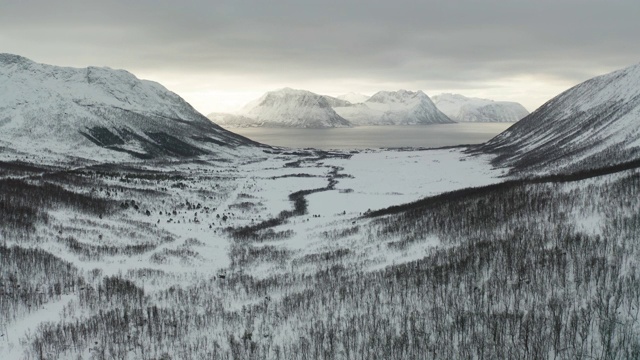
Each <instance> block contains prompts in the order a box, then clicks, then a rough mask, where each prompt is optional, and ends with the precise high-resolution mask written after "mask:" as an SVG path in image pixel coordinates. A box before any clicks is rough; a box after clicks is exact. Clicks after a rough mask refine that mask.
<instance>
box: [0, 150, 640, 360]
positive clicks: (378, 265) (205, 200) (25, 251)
mask: <svg viewBox="0 0 640 360" xmlns="http://www.w3.org/2000/svg"><path fill="white" fill-rule="evenodd" d="M294 158H297V160H294V161H291V159H294ZM330 158H331V157H330V156H329V157H323V156H320V157H318V156H309V157H305V156H304V155H295V156H283V159H282V160H281V163H282V164H283V165H285V164H286V166H283V169H287V171H289V172H288V173H285V174H284V176H283V175H279V176H267V175H265V179H266V180H263V181H268V182H277V181H282V180H283V179H290V178H292V177H294V178H300V179H308V181H319V180H323V181H325V184H327V185H325V187H317V186H315V185H314V186H311V187H309V188H307V189H302V190H295V189H291V190H288V194H289V195H288V196H285V198H284V199H283V200H284V201H285V203H284V204H288V205H287V207H288V209H289V210H277V209H273V210H272V211H270V212H269V211H267V212H265V211H264V210H263V209H264V208H265V207H264V204H262V202H263V201H266V198H264V195H261V191H260V187H259V186H260V185H259V183H258V182H256V183H255V184H254V182H252V181H251V179H250V178H249V179H245V181H246V182H245V183H244V185H242V186H239V185H237V181H238V179H237V177H238V178H239V177H240V174H237V175H236V174H233V172H227V173H221V172H218V171H219V170H215V169H216V168H215V167H211V166H209V165H208V164H204V165H203V164H200V165H197V164H189V163H184V164H180V168H179V169H177V170H175V171H172V172H170V173H162V172H155V171H143V170H141V169H135V168H123V169H122V170H118V169H115V168H114V169H95V168H91V167H89V168H85V169H80V170H74V171H71V172H55V173H54V172H49V171H47V172H46V174H45V175H43V176H40V175H38V176H27V177H23V178H21V179H13V180H12V179H9V178H6V179H3V180H2V184H3V186H2V187H1V188H0V211H1V212H0V217H1V218H2V220H3V221H2V222H0V224H1V228H0V230H2V240H3V243H4V245H2V246H1V247H0V263H1V264H2V266H1V267H0V269H1V270H0V276H1V277H0V310H1V311H0V323H3V324H12V323H13V324H15V323H19V322H20V321H22V320H23V319H26V318H28V317H29V316H30V314H34V315H37V314H39V311H45V310H46V309H47V306H54V305H56V304H58V305H59V306H61V313H60V316H59V317H58V318H57V320H55V321H44V322H40V323H39V324H38V326H37V328H36V329H34V331H33V332H32V333H30V334H29V335H28V337H26V338H24V339H23V340H22V341H23V342H24V344H25V347H24V354H23V357H24V358H25V359H71V358H74V359H75V358H77V357H81V358H93V359H371V358H384V359H451V358H475V359H498V358H500V359H507V358H510V359H541V358H555V359H635V358H640V321H639V320H640V319H639V318H638V316H640V274H639V273H638V265H639V264H638V259H640V244H639V243H638V239H637V234H638V233H639V226H640V217H639V215H638V214H639V213H640V211H638V210H640V200H638V197H637V196H631V194H638V193H639V192H640V171H638V170H636V169H634V168H632V167H631V166H629V167H628V168H621V169H618V168H616V169H610V170H607V171H600V172H592V173H579V174H573V175H563V177H562V178H554V177H550V178H535V179H520V180H515V181H507V182H503V183H499V184H496V185H489V186H486V187H479V188H474V189H467V190H460V191H454V192H448V193H444V194H442V195H438V196H434V197H430V198H426V199H424V200H420V201H417V202H414V203H410V204H407V205H403V206H393V207H390V208H387V209H381V210H376V211H368V212H366V213H363V214H361V215H358V216H355V217H347V218H345V219H343V220H340V221H336V220H332V221H331V222H329V223H327V225H324V226H320V227H318V228H317V229H316V230H312V231H310V232H307V233H302V232H301V230H300V229H301V228H300V227H296V226H298V225H300V224H306V223H307V222H308V221H309V220H308V219H309V218H311V219H318V218H319V217H320V215H316V214H313V213H309V207H308V205H309V203H308V201H309V200H308V197H309V196H311V195H312V194H316V195H317V194H322V193H323V192H330V191H335V189H334V186H335V185H336V184H337V183H339V181H340V179H342V178H345V177H348V176H350V175H349V174H348V172H347V170H345V169H344V168H340V167H336V166H335V165H330V164H324V163H323V162H324V161H327V159H330ZM318 166H320V167H325V169H326V170H325V175H324V177H320V178H318V176H317V175H311V172H312V169H315V168H317V167H318ZM313 171H316V170H313ZM27 174H28V172H27ZM287 174H291V175H287ZM301 174H307V175H301ZM175 184H183V185H184V186H180V187H175ZM232 184H235V185H232ZM313 184H316V183H313ZM233 186H237V187H236V188H235V190H233ZM285 191H286V189H285ZM335 212H336V213H337V215H336V216H338V217H337V219H340V218H339V216H343V215H341V214H342V212H341V211H340V210H339V209H336V211H335ZM319 220H320V219H318V221H319ZM178 223H179V224H178ZM294 224H298V225H296V226H294ZM159 225H162V226H159ZM184 227H187V228H194V229H195V227H198V228H201V229H203V230H202V231H203V234H204V235H203V236H201V237H199V238H195V237H187V238H182V235H176V234H180V233H179V232H176V229H182V228H184ZM194 234H195V233H194ZM300 236H304V237H313V238H314V239H315V238H317V239H318V240H317V241H318V242H319V244H321V246H320V247H318V248H317V249H316V250H313V251H307V250H300V249H296V248H294V247H291V246H286V245H285V244H286V243H287V242H289V241H294V240H295V239H296V238H298V237H300ZM207 239H208V240H207ZM221 239H226V240H225V241H228V242H229V246H228V247H227V248H225V249H224V250H223V251H224V254H223V256H225V257H227V258H228V259H229V260H228V263H227V264H226V265H225V266H220V267H218V268H217V269H215V268H214V269H212V270H210V271H200V272H196V271H193V272H190V270H187V271H179V269H181V268H184V269H190V268H193V269H197V268H198V267H201V266H202V264H204V263H206V262H207V261H210V260H207V259H208V258H207V256H210V255H211V254H210V251H212V250H211V249H212V248H211V247H210V246H212V244H215V243H216V242H217V241H222V240H221ZM433 239H437V244H436V245H430V243H429V242H430V241H432V240H433ZM358 244H359V245H358ZM386 253H389V254H397V255H398V256H399V257H398V259H400V260H399V261H395V260H394V261H393V262H391V263H386V262H385V261H384V260H381V258H380V254H386ZM412 254H418V255H416V256H411V255H412ZM71 259H76V260H73V261H72V260H71ZM402 259H406V260H402ZM130 261H134V262H135V263H136V264H137V265H129V262H130ZM114 262H116V265H115V267H114V265H109V264H113V263H114ZM100 264H103V265H100ZM118 264H120V265H118ZM126 269H128V270H126ZM43 309H44V310H43ZM2 330H3V328H1V327H0V331H2ZM5 335H7V334H5ZM10 335H13V334H10ZM0 341H3V340H1V339H0ZM5 341H6V340H5ZM0 345H1V344H0Z"/></svg>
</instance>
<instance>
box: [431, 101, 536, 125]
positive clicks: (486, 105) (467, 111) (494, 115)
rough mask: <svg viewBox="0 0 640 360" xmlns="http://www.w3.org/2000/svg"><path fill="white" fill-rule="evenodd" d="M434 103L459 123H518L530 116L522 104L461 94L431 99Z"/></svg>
mask: <svg viewBox="0 0 640 360" xmlns="http://www.w3.org/2000/svg"><path fill="white" fill-rule="evenodd" d="M431 99H432V100H433V103H434V104H435V105H436V107H437V108H438V109H440V111H442V112H443V113H445V114H446V115H447V116H448V117H449V118H450V119H451V120H454V121H457V122H516V121H518V120H520V119H522V118H523V117H525V116H527V115H529V112H528V111H527V109H525V108H524V106H522V105H521V104H519V103H517V102H511V101H493V100H489V99H480V98H469V97H466V96H463V95H460V94H441V95H436V96H433V97H431Z"/></svg>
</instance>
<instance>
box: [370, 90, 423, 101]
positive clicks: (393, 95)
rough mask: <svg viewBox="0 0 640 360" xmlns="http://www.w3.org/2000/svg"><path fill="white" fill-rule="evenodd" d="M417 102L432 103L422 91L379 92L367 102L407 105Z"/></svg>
mask: <svg viewBox="0 0 640 360" xmlns="http://www.w3.org/2000/svg"><path fill="white" fill-rule="evenodd" d="M416 100H418V101H428V102H431V100H430V99H429V97H428V96H427V94H425V93H424V92H423V91H422V90H418V91H408V90H398V91H378V92H377V93H375V94H373V96H371V97H370V98H369V99H368V100H367V101H366V102H372V103H381V104H392V103H400V104H406V103H409V102H412V101H416Z"/></svg>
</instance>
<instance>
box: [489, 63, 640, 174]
mask: <svg viewBox="0 0 640 360" xmlns="http://www.w3.org/2000/svg"><path fill="white" fill-rule="evenodd" d="M479 150H481V151H483V152H489V153H495V154H498V155H499V156H498V157H497V158H496V159H495V163H496V164H497V165H503V166H512V167H514V168H515V169H516V170H521V171H540V172H568V171H580V170H588V169H594V168H598V167H603V166H611V165H616V164H620V163H624V162H628V161H634V160H637V159H640V64H637V65H635V66H631V67H628V68H625V69H622V70H618V71H615V72H612V73H610V74H606V75H602V76H598V77H595V78H593V79H591V80H587V81H585V82H583V83H581V84H579V85H577V86H574V87H573V88H571V89H569V90H567V91H565V92H563V93H562V94H560V95H558V96H556V97H555V98H553V99H551V100H550V101H548V102H547V103H546V104H544V105H542V106H541V107H540V108H539V109H537V110H536V111H534V112H533V113H531V114H530V115H529V116H527V117H525V118H524V119H522V120H520V121H519V122H517V123H516V124H515V125H513V126H512V127H510V128H509V129H507V130H506V131H504V132H503V133H501V134H499V135H498V136H496V137H495V138H493V139H491V140H490V141H489V142H487V143H486V144H484V145H482V146H480V147H479Z"/></svg>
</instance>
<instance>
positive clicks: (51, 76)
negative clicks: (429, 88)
mask: <svg viewBox="0 0 640 360" xmlns="http://www.w3.org/2000/svg"><path fill="white" fill-rule="evenodd" d="M447 98H449V99H451V98H455V99H458V100H459V101H458V100H456V103H457V104H460V103H463V102H466V103H471V104H487V103H488V104H492V103H493V102H487V101H486V100H477V99H471V100H468V101H467V100H465V99H463V98H461V97H457V96H454V95H447V96H439V97H436V99H437V100H438V102H439V103H441V102H442V101H444V100H443V99H447ZM496 103H497V102H496ZM332 104H333V105H339V106H335V107H332V106H331V105H332ZM465 106H466V105H465ZM463 107H464V106H462V107H461V108H463ZM514 108H515V106H514ZM362 114H367V115H366V116H364V115H362ZM211 117H212V118H214V120H216V121H219V122H221V123H235V124H241V125H246V126H255V125H256V123H255V122H254V121H255V120H256V119H258V121H260V123H258V124H257V125H260V124H262V125H273V126H295V127H337V126H351V125H352V124H357V125H363V124H431V123H447V122H451V120H450V119H449V118H448V117H447V116H446V115H445V114H443V113H442V112H441V111H440V110H438V109H437V108H436V107H435V106H434V104H433V103H432V102H431V100H430V99H429V97H428V96H427V95H426V94H424V93H423V92H421V91H417V92H411V91H405V90H401V91H396V92H385V91H381V92H378V93H376V94H375V95H373V96H371V97H370V98H368V99H366V100H365V101H364V102H362V103H356V104H354V103H351V102H348V101H347V100H345V99H340V98H337V97H336V98H332V97H327V96H322V95H317V94H313V93H311V92H308V91H304V90H293V89H282V90H279V91H275V92H269V93H267V94H265V95H264V96H262V97H261V98H260V99H258V100H256V101H254V102H252V103H251V104H249V105H247V106H246V107H245V108H244V109H243V111H242V112H241V114H238V115H228V114H213V115H211ZM283 119H285V120H286V121H285V122H283ZM639 119H640V64H638V65H635V66H631V67H628V68H626V69H622V70H619V71H616V72H613V73H610V74H607V75H603V76H599V77H596V78H593V79H591V80H588V81H586V82H584V83H582V84H579V85H577V86H575V87H573V88H571V89H569V90H567V91H565V92H563V93H562V94H560V95H558V96H557V97H555V98H553V99H552V100H550V101H549V102H547V103H546V104H544V105H543V106H541V107H540V108H539V109H537V110H536V111H534V112H533V113H531V114H530V115H528V116H526V117H525V118H523V119H522V120H520V121H518V122H517V123H516V124H515V125H513V126H511V127H510V128H509V129H508V130H506V131H505V132H503V133H501V134H500V135H498V136H496V137H495V138H494V139H492V140H491V141H489V142H487V143H486V144H484V145H482V146H479V147H476V148H475V151H480V152H484V153H493V154H496V155H498V156H497V157H496V159H495V160H494V162H495V164H496V165H497V166H504V167H511V168H512V169H516V170H521V171H525V172H527V171H529V172H539V171H561V172H568V171H580V170H585V169H593V168H598V167H603V166H614V165H618V164H624V163H627V162H630V161H640V120H639ZM259 146H260V144H257V143H255V142H253V141H251V140H249V139H246V138H244V137H242V136H239V135H236V134H234V133H231V132H229V131H227V130H224V129H222V128H221V127H219V126H217V125H215V124H213V123H212V122H211V121H209V120H208V119H207V118H205V117H204V116H203V115H201V114H200V113H198V112H197V111H196V110H195V109H193V107H191V106H190V105H189V104H188V103H186V102H185V101H184V100H183V99H182V98H180V97H179V96H178V95H176V94H174V93H172V92H170V91H168V90H167V89H166V88H164V87H163V86H162V85H160V84H157V83H155V82H151V81H144V80H139V79H138V78H136V77H135V76H134V75H132V74H131V73H129V72H127V71H124V70H113V69H110V68H98V67H89V68H85V69H77V68H68V67H58V66H51V65H44V64H38V63H35V62H33V61H31V60H28V59H26V58H24V57H21V56H17V55H11V54H0V153H5V154H6V153H7V152H18V153H24V154H48V153H54V154H61V155H63V156H69V157H79V158H85V159H93V160H100V161H126V160H132V159H135V158H138V159H153V158H166V157H178V158H179V157H193V156H200V155H215V156H216V157H218V158H221V159H231V158H234V157H238V156H242V155H243V154H248V153H251V152H252V151H254V150H252V149H259Z"/></svg>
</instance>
